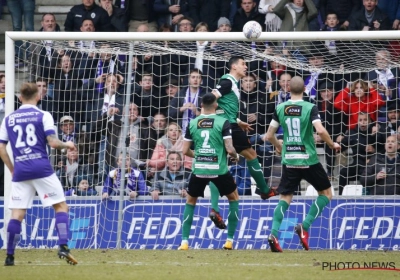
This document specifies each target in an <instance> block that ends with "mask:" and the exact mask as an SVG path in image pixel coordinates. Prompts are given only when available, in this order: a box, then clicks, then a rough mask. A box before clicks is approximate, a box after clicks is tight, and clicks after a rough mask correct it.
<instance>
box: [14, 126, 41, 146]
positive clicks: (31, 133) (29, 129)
mask: <svg viewBox="0 0 400 280" xmlns="http://www.w3.org/2000/svg"><path fill="white" fill-rule="evenodd" d="M13 131H14V132H16V133H18V136H17V141H16V143H15V147H16V148H22V147H26V144H25V142H24V141H23V135H24V132H25V134H26V137H25V140H26V143H27V144H28V146H35V145H36V143H37V137H36V133H35V126H34V125H33V124H31V123H30V124H28V125H27V126H26V128H25V131H24V129H23V128H22V126H20V125H16V126H14V128H13Z"/></svg>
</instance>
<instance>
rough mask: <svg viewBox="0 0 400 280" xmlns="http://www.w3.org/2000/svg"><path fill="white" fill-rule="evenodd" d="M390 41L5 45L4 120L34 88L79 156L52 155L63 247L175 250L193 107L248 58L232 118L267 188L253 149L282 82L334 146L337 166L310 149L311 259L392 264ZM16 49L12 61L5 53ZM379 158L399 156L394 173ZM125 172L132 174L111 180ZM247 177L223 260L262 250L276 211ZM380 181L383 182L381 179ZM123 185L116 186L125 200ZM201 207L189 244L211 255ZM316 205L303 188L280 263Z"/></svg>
mask: <svg viewBox="0 0 400 280" xmlns="http://www.w3.org/2000/svg"><path fill="white" fill-rule="evenodd" d="M333 33H335V34H333ZM367 33H368V34H367ZM396 34H397V33H393V32H390V31H389V32H364V33H363V32H318V33H313V32H299V33H274V34H272V33H263V34H262V36H261V37H260V38H259V39H257V40H256V41H254V42H251V41H249V40H245V39H244V36H243V34H241V33H223V32H218V33H190V34H189V33H188V34H184V33H111V34H102V33H54V34H53V33H52V34H46V33H44V32H30V33H25V32H20V33H16V32H8V33H7V35H6V43H7V57H6V73H5V75H6V82H7V85H6V88H7V91H6V92H7V95H6V114H8V113H10V112H12V111H13V110H16V109H17V108H18V106H19V105H20V104H19V101H18V98H17V96H18V91H19V87H20V85H21V84H22V83H25V82H34V83H36V84H37V85H38V87H39V90H40V92H41V94H42V99H41V101H40V103H39V106H40V108H41V109H42V110H46V111H49V112H50V113H51V114H52V116H53V118H54V121H55V124H56V127H57V131H58V134H59V137H60V139H61V140H63V141H67V140H72V141H75V143H76V144H77V147H78V149H77V151H75V152H68V153H66V152H65V151H62V152H56V151H50V150H49V160H51V162H52V164H53V166H54V170H55V172H56V174H57V176H58V177H59V178H60V180H61V182H62V184H63V186H64V188H65V193H66V195H67V198H68V203H69V205H70V219H71V224H70V231H71V241H70V244H69V245H70V247H72V248H117V247H122V248H127V249H176V248H177V246H178V245H179V244H180V241H181V240H180V237H181V218H182V214H183V209H184V205H185V198H184V195H185V191H184V190H185V188H187V183H188V178H189V176H190V172H191V169H190V168H191V160H190V159H188V158H186V157H184V156H183V155H182V137H183V136H184V133H185V129H186V127H187V125H188V122H189V121H190V119H193V118H194V117H195V116H196V114H197V112H199V111H200V98H201V96H202V95H203V94H204V93H206V92H210V91H211V90H212V89H214V88H215V86H216V85H217V83H218V80H219V78H220V77H221V76H222V75H224V74H226V73H228V69H227V61H228V60H229V58H230V57H232V56H243V57H244V58H245V60H246V62H247V66H248V69H247V75H246V76H245V77H244V78H243V79H242V80H241V81H240V90H241V96H240V104H241V105H240V114H239V116H238V117H239V118H240V119H241V120H243V121H246V122H248V123H250V124H252V127H253V128H254V130H253V131H252V132H250V133H249V135H248V136H249V141H250V143H251V144H252V146H253V147H254V149H255V150H256V152H257V154H258V159H259V161H260V164H261V166H262V168H263V172H264V177H265V179H266V180H267V181H268V182H269V184H270V185H272V186H277V185H278V184H279V180H280V176H281V169H282V166H281V161H280V157H279V156H277V155H276V154H275V153H274V149H273V147H272V146H271V145H270V144H269V143H268V142H264V141H263V140H262V136H263V135H264V134H265V133H266V131H267V129H268V125H269V122H270V121H271V119H272V114H273V113H274V109H275V107H276V105H278V104H279V103H281V102H284V101H285V100H287V99H289V98H290V94H289V92H290V89H289V87H288V83H289V81H290V79H291V78H292V77H294V76H301V77H302V78H303V79H304V81H305V90H304V92H305V94H304V98H305V99H306V100H307V101H309V102H313V103H315V104H316V106H317V107H318V109H319V111H320V116H321V119H322V121H323V124H324V126H325V127H326V128H327V130H328V132H329V133H330V135H331V137H332V138H333V139H334V140H337V141H340V142H341V145H342V152H341V153H340V154H334V153H333V152H332V151H331V150H330V149H329V148H327V147H325V145H324V144H323V143H321V141H320V139H319V137H318V136H317V135H315V141H316V145H317V150H318V155H319V158H320V161H321V163H322V164H323V166H324V168H325V169H326V171H327V174H328V176H329V178H330V180H331V182H332V186H333V189H334V193H335V195H334V199H333V201H332V202H331V204H330V205H328V207H327V208H326V209H325V210H324V212H323V213H322V215H321V217H320V218H318V219H317V220H316V222H315V223H314V225H313V226H312V227H311V231H310V236H311V237H310V247H311V248H312V249H380V248H381V249H382V248H385V249H389V250H397V243H396V242H397V240H398V238H399V237H400V230H399V227H398V225H399V222H400V220H399V215H398V213H399V211H400V205H399V202H400V200H398V198H397V196H396V195H398V194H400V177H398V176H399V175H397V174H400V161H398V160H397V153H396V151H391V150H390V149H391V147H392V146H394V145H397V142H398V141H399V140H400V137H398V135H400V130H399V129H400V128H399V126H400V107H399V106H400V103H399V102H400V100H399V98H400V89H399V83H400V72H399V71H400V70H399V68H398V67H399V62H400V60H399V58H400V57H399V55H400V44H399V43H400V41H399V40H397V39H396ZM21 39H22V40H23V44H22V46H21V49H18V50H14V46H15V45H14V42H15V41H16V40H21ZM15 51H18V52H20V53H23V59H22V60H20V61H17V62H15V59H14V53H15ZM398 112H399V113H398ZM398 131H399V132H398ZM278 132H280V131H279V130H278ZM278 136H279V135H278ZM278 138H279V137H278ZM390 139H392V141H391V140H390ZM387 142H390V143H391V144H390V145H385V143H387ZM388 146H390V147H388ZM392 150H393V149H392ZM394 150H395V149H394ZM387 154H390V155H392V154H396V157H395V159H394V161H393V159H392V157H388V156H387ZM170 157H171V158H170ZM172 157H173V158H172ZM176 161H178V163H176ZM124 164H127V165H129V169H124V168H122V169H121V168H120V167H121V166H123V165H124ZM176 164H178V167H179V171H178V172H177V173H172V176H171V173H170V172H169V169H170V168H174V166H176ZM246 168H247V167H246V162H245V161H244V160H243V158H242V160H241V161H240V162H239V164H237V165H232V166H231V167H230V170H231V172H232V174H233V175H234V177H235V179H236V182H237V184H238V189H239V194H240V196H241V200H240V208H239V211H240V213H241V214H240V215H241V216H240V222H239V225H238V229H237V233H236V235H235V243H234V244H235V245H234V246H235V248H237V249H263V248H268V245H267V244H268V242H267V236H268V235H269V234H270V230H271V226H272V217H273V210H274V208H275V206H276V204H277V202H278V200H277V199H276V198H273V199H270V200H268V201H262V200H261V199H260V197H259V196H257V195H256V194H254V188H255V187H254V181H253V180H252V179H251V177H250V175H249V172H248V171H247V170H246ZM122 170H124V171H123V172H121V171H122ZM379 172H382V174H385V175H384V177H379V178H378V177H377V176H380V175H378V173H379ZM121 173H122V174H123V173H125V176H126V180H124V185H123V186H124V187H123V190H122V191H121V187H120V183H121ZM7 175H8V176H7V177H6V183H5V185H6V195H5V198H4V203H3V204H1V205H0V206H2V207H3V209H4V214H3V213H2V214H3V216H0V219H1V218H3V220H4V224H5V223H6V220H7V219H8V214H9V212H8V210H7V198H8V196H7V195H8V194H9V193H10V182H11V178H10V175H9V174H7ZM382 176H383V175H382ZM132 189H134V190H135V192H134V193H132ZM137 195H138V197H137V198H136V196H137ZM205 195H206V197H205V199H202V200H200V201H199V203H198V205H197V208H196V209H197V210H196V211H195V219H194V222H193V227H192V232H191V237H190V240H189V244H190V246H191V247H192V248H199V249H205V248H221V247H222V245H223V243H224V241H225V239H226V231H220V230H219V229H216V228H215V226H214V225H213V223H212V222H211V221H210V220H209V219H208V213H209V210H210V209H211V205H210V196H209V190H208V188H207V189H206V193H205ZM315 196H316V192H315V191H313V188H312V187H310V186H309V184H308V183H307V182H305V181H304V182H302V183H301V185H300V186H299V188H298V192H297V193H296V196H295V197H294V201H293V203H292V204H291V206H290V208H289V210H288V212H287V214H286V216H285V218H284V221H283V223H282V226H281V233H280V235H281V236H280V242H281V246H282V247H283V248H284V249H297V248H300V245H299V242H298V238H297V236H294V234H293V229H294V226H295V225H296V224H297V223H298V222H301V221H302V220H303V219H304V218H305V215H306V213H307V212H308V209H309V207H310V205H311V203H312V202H313V200H314V199H315ZM220 213H221V215H222V216H223V217H224V218H227V215H228V203H227V200H226V199H225V198H222V199H220ZM53 216H54V215H53V210H52V209H51V210H50V209H43V208H41V206H40V202H37V203H36V202H35V204H34V207H33V208H32V210H29V211H28V215H27V217H26V219H25V223H24V224H23V233H22V238H21V241H20V243H19V246H20V247H23V248H29V247H37V248H46V247H53V246H55V245H56V239H57V235H56V231H55V230H54V220H53V219H52V218H53ZM3 228H5V227H3ZM4 236H5V235H3V238H2V239H3V243H2V244H1V245H3V246H5V242H4ZM0 241H1V240H0ZM382 244H383V245H382Z"/></svg>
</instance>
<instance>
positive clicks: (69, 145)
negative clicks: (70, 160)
mask: <svg viewBox="0 0 400 280" xmlns="http://www.w3.org/2000/svg"><path fill="white" fill-rule="evenodd" d="M46 139H47V143H49V146H50V147H52V148H53V149H58V150H62V149H70V150H72V149H74V148H75V144H74V142H72V141H67V142H62V141H61V140H60V139H58V138H57V136H56V135H55V134H51V135H48V136H47V137H46Z"/></svg>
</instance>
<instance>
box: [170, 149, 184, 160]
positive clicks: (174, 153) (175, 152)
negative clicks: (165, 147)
mask: <svg viewBox="0 0 400 280" xmlns="http://www.w3.org/2000/svg"><path fill="white" fill-rule="evenodd" d="M170 155H178V156H179V159H180V160H181V161H182V154H181V153H180V152H178V151H169V152H168V155H167V160H168V159H169V156H170Z"/></svg>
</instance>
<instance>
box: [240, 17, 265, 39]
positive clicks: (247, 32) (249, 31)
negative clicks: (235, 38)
mask: <svg viewBox="0 0 400 280" xmlns="http://www.w3.org/2000/svg"><path fill="white" fill-rule="evenodd" d="M261 32H262V27H261V25H260V24H259V23H258V22H257V21H254V20H252V21H248V22H247V23H246V24H245V25H244V26H243V34H244V36H246V38H247V39H257V38H259V37H260V36H261Z"/></svg>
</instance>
